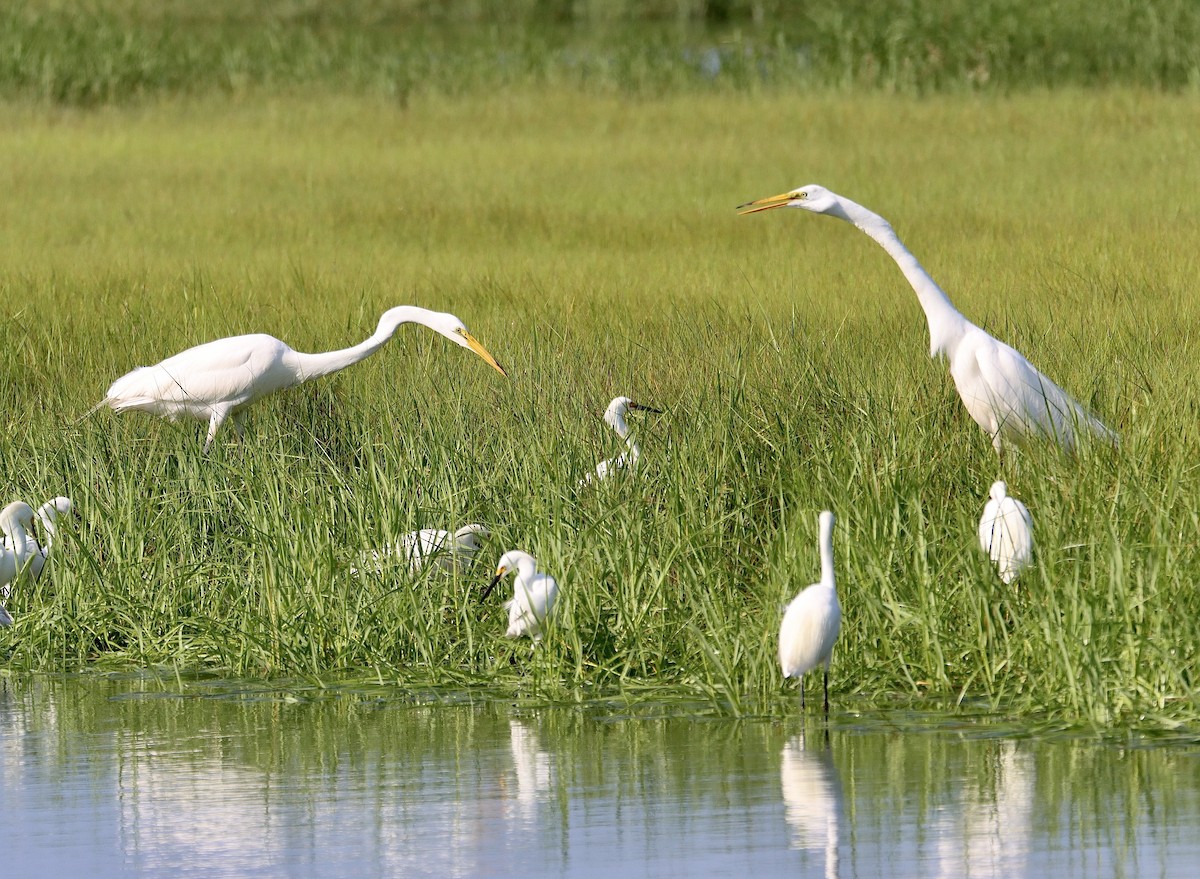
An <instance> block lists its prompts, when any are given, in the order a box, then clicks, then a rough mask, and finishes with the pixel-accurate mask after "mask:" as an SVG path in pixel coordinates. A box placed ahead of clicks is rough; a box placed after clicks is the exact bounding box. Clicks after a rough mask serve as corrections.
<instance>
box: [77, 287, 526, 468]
mask: <svg viewBox="0 0 1200 879" xmlns="http://www.w3.org/2000/svg"><path fill="white" fill-rule="evenodd" d="M406 323H419V324H422V325H424V326H426V327H429V328H430V329H431V330H434V331H435V332H437V333H440V334H441V335H443V336H445V337H446V338H448V339H450V340H451V341H452V342H455V343H456V344H458V345H461V346H463V347H464V348H470V349H471V350H472V351H474V352H475V353H476V354H478V355H479V356H480V357H482V358H483V359H484V360H485V361H487V363H488V364H490V365H491V366H492V367H493V368H494V369H496V370H497V371H499V372H500V374H501V375H505V374H506V373H505V372H504V369H503V368H502V367H501V366H500V364H499V363H497V362H496V360H495V358H493V357H492V355H491V354H489V353H488V351H487V349H486V348H484V347H483V345H481V344H480V343H479V341H478V340H477V339H476V338H475V337H474V336H472V335H471V334H470V333H469V332H468V331H467V328H466V327H465V326H464V325H463V322H462V321H460V320H459V319H458V318H457V317H455V316H454V315H452V314H446V313H443V312H437V311H430V310H429V309H427V308H418V307H416V306H414V305H400V306H397V307H396V308H390V309H388V310H387V311H385V312H384V313H383V316H382V317H381V318H380V319H379V326H378V328H377V329H376V330H375V332H374V333H373V334H372V335H371V336H370V337H369V338H367V339H366V340H365V341H363V342H360V343H359V344H357V345H354V346H353V347H350V348H344V349H342V350H339V351H327V352H324V353H321V354H305V353H302V352H300V351H293V350H292V349H291V348H290V347H288V346H287V345H286V344H284V343H283V342H281V341H280V340H279V339H276V338H275V337H274V336H268V335H265V334H262V333H258V334H254V335H248V336H233V337H230V338H227V339H217V340H216V341H215V342H207V343H205V344H203V345H197V346H196V347H194V348H189V349H187V350H186V351H183V352H181V353H179V354H176V355H175V356H173V357H168V358H167V359H166V360H164V361H162V362H161V363H159V364H157V365H155V366H140V367H138V368H137V369H135V370H133V371H132V372H130V373H127V374H126V375H123V376H121V378H119V379H117V380H116V381H115V382H113V383H112V386H111V387H110V388H109V389H108V394H107V395H105V398H104V399H103V400H101V401H100V402H99V403H97V404H96V405H95V406H94V407H92V411H93V412H94V411H95V410H96V409H99V408H100V407H102V406H109V407H111V408H112V409H114V410H115V411H117V412H124V411H125V410H126V409H140V410H142V411H143V412H150V413H153V414H154V415H161V416H163V417H165V418H168V419H170V420H171V421H177V420H179V419H180V418H194V419H197V420H199V421H207V422H208V437H207V438H206V439H205V441H204V450H205V451H208V448H209V446H211V445H212V441H213V439H214V437H216V435H217V430H218V429H219V428H220V427H221V425H222V424H224V423H225V421H226V420H227V419H228V418H229V417H230V416H231V415H232V416H233V419H234V426H235V427H236V428H237V429H238V433H239V434H240V433H241V431H242V426H241V417H242V415H243V412H244V410H245V409H246V407H247V406H249V405H250V404H251V403H253V402H255V401H256V400H259V399H261V398H262V397H265V396H267V395H268V394H273V393H274V392H275V391H279V390H283V389H284V388H290V387H292V386H294V385H298V384H301V383H302V382H306V381H309V380H311V379H314V378H319V377H320V376H323V375H329V374H331V373H334V372H337V371H339V370H341V369H345V368H346V367H347V366H351V365H352V364H355V363H358V362H359V361H360V360H363V359H364V358H366V357H369V356H370V355H371V354H374V353H375V352H376V351H378V350H379V349H380V348H381V347H383V345H384V343H386V342H387V341H388V340H389V339H390V338H391V337H392V336H393V335H394V334H395V332H396V330H397V329H399V327H400V326H401V325H402V324H406ZM89 414H90V413H89Z"/></svg>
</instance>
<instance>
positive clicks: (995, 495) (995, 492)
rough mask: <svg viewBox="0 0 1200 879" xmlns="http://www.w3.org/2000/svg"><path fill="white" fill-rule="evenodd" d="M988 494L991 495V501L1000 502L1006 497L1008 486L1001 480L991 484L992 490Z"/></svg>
mask: <svg viewBox="0 0 1200 879" xmlns="http://www.w3.org/2000/svg"><path fill="white" fill-rule="evenodd" d="M989 494H990V495H991V498H992V500H994V501H1002V500H1004V499H1005V498H1006V497H1008V486H1007V485H1005V484H1004V481H1003V480H998V481H996V482H993V483H992V490H991V491H990V492H989Z"/></svg>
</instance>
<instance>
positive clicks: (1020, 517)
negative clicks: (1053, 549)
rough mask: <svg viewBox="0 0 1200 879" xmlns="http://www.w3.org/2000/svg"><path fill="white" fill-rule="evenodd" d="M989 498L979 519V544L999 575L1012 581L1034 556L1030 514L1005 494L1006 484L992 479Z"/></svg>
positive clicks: (1019, 503) (1005, 579)
mask: <svg viewBox="0 0 1200 879" xmlns="http://www.w3.org/2000/svg"><path fill="white" fill-rule="evenodd" d="M990 494H991V498H992V499H991V500H990V501H988V502H987V504H986V505H985V506H984V508H983V517H982V518H981V519H980V520H979V545H980V546H981V547H982V548H983V551H984V552H986V553H987V554H988V555H989V556H990V557H991V559H992V561H993V562H995V563H996V568H997V569H998V570H999V571H1000V579H1001V580H1003V581H1004V582H1005V583H1011V582H1012V581H1013V580H1015V579H1016V578H1017V575H1018V574H1020V573H1021V571H1023V570H1024V569H1025V568H1026V567H1028V566H1029V562H1030V561H1031V559H1032V556H1033V517H1032V516H1030V515H1029V510H1028V508H1026V506H1025V505H1024V504H1023V503H1021V502H1020V501H1019V500H1017V499H1016V498H1015V497H1009V496H1008V486H1007V485H1005V484H1004V483H1003V482H993V483H992V490H991V492H990Z"/></svg>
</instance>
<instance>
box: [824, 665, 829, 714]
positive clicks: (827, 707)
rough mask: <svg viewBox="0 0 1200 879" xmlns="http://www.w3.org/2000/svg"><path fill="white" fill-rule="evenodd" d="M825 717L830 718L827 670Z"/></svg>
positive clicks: (826, 673) (827, 675) (827, 676)
mask: <svg viewBox="0 0 1200 879" xmlns="http://www.w3.org/2000/svg"><path fill="white" fill-rule="evenodd" d="M825 716H826V717H828V716H829V669H825Z"/></svg>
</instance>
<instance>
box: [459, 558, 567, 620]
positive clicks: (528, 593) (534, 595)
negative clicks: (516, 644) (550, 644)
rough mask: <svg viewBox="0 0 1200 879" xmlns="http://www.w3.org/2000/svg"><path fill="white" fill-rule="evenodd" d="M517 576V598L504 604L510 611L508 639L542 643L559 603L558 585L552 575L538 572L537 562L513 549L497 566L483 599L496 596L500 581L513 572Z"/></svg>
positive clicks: (514, 585) (515, 595)
mask: <svg viewBox="0 0 1200 879" xmlns="http://www.w3.org/2000/svg"><path fill="white" fill-rule="evenodd" d="M514 570H515V571H516V572H517V576H516V578H515V580H514V582H513V597H512V599H511V600H510V601H506V602H505V603H504V608H505V610H507V611H508V631H507V632H505V633H504V634H505V636H506V637H509V638H520V637H521V636H522V635H528V636H530V637H531V638H533V640H535V641H540V640H541V638H542V633H543V631H544V629H545V627H546V622H547V620H549V619H550V615H551V614H552V613H553V612H554V605H555V603H556V602H557V601H558V582H557V581H556V580H555V579H554V578H553V577H551V576H550V575H549V574H546V573H543V572H542V571H539V570H538V569H537V560H536V559H535V558H534V557H533V556H531V555H530V554H529V553H527V552H522V551H521V550H519V549H512V550H509V551H508V552H506V553H505V554H504V555H502V556H500V561H499V563H498V564H497V565H496V576H494V577H492V582H490V583H488V585H487V587H486V588H485V589H484V590H483V592H482V594H480V596H479V600H480V601H483V600H485V599H486V598H487V597H488V596H489V595H491V594H492V590H493V589H495V588H496V584H497V583H499V582H500V579H501V578H502V577H503V576H504V575H505V574H508V573H509V572H511V571H514Z"/></svg>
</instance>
